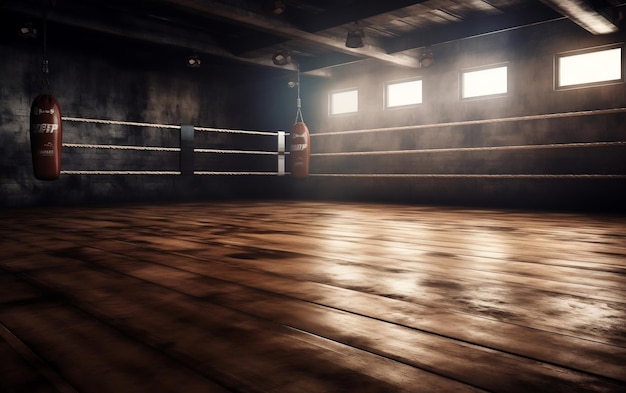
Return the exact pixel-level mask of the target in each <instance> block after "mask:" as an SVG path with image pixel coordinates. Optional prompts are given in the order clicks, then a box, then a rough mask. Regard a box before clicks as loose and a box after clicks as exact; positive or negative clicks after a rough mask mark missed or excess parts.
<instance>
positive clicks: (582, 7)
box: [541, 0, 619, 34]
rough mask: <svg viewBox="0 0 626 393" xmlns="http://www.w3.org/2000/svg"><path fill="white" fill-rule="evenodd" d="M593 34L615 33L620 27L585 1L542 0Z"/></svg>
mask: <svg viewBox="0 0 626 393" xmlns="http://www.w3.org/2000/svg"><path fill="white" fill-rule="evenodd" d="M541 2H542V3H544V4H547V5H548V6H550V7H552V8H553V9H555V10H557V11H558V12H560V13H561V14H563V15H564V16H566V17H568V18H569V19H571V20H572V21H573V22H574V23H576V24H578V25H579V26H581V27H582V28H584V29H585V30H587V31H589V32H590V33H592V34H610V33H615V32H617V31H618V30H619V29H618V27H617V26H616V25H615V24H614V23H613V22H612V21H610V20H609V19H607V18H606V17H605V16H604V15H602V14H600V13H599V12H598V11H596V10H595V9H594V8H593V7H592V6H591V5H590V4H589V3H587V2H586V1H585V0H541Z"/></svg>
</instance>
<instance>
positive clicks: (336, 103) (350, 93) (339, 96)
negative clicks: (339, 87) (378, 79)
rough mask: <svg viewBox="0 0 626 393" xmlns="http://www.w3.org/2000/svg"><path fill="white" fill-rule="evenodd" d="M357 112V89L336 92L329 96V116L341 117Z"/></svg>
mask: <svg viewBox="0 0 626 393" xmlns="http://www.w3.org/2000/svg"><path fill="white" fill-rule="evenodd" d="M358 111H359V91H358V90H357V89H352V90H344V91H338V92H335V93H331V94H330V114H331V115H342V114H345V113H355V112H358Z"/></svg>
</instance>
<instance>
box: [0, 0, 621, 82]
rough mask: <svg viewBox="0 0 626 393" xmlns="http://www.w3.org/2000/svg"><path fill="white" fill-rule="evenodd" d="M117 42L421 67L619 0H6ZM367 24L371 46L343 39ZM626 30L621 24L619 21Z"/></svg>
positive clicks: (8, 6) (227, 54) (597, 13)
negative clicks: (426, 60)
mask: <svg viewBox="0 0 626 393" xmlns="http://www.w3.org/2000/svg"><path fill="white" fill-rule="evenodd" d="M44 9H47V19H48V21H49V24H51V25H52V24H54V25H55V26H65V27H71V28H72V29H74V30H73V31H74V32H79V33H80V34H81V35H82V34H86V35H98V36H100V37H107V39H109V38H110V39H111V40H112V41H114V42H115V45H120V43H124V44H123V45H131V43H132V44H134V45H138V44H141V43H146V44H151V45H157V46H159V47H163V48H164V49H167V48H178V49H183V50H186V51H189V53H195V54H197V55H198V56H207V57H220V58H223V59H227V60H229V61H236V62H244V63H253V64H257V65H261V66H267V67H278V66H277V65H275V64H274V63H273V62H272V55H273V54H274V53H275V52H276V51H278V50H284V51H287V52H288V53H289V54H290V55H291V58H292V62H291V63H290V64H287V65H283V66H280V67H283V68H287V69H295V67H296V66H295V64H298V65H299V67H300V70H301V71H302V72H304V73H309V74H318V75H324V74H327V73H328V72H329V70H331V69H332V67H336V66H339V65H342V64H346V63H352V62H356V61H361V60H363V59H377V60H378V61H383V62H388V63H391V64H396V65H401V66H406V67H414V68H419V67H420V66H421V65H422V64H421V62H420V56H421V54H422V52H423V51H424V50H425V48H428V47H431V46H434V45H437V44H441V43H444V42H450V41H455V40H460V39H464V38H467V37H471V36H476V35H481V34H487V33H491V32H495V31H501V30H506V29H514V28H519V27H522V26H526V25H529V24H535V23H543V22H548V21H552V20H557V19H563V18H569V19H570V20H571V21H572V22H573V23H577V24H579V25H580V26H581V27H583V28H585V29H587V30H588V31H589V32H590V33H592V34H606V33H615V32H617V31H618V30H619V29H620V26H623V14H624V11H623V10H624V2H623V1H619V0H561V1H559V0H370V1H365V0H284V1H274V0H220V1H218V0H0V11H2V12H3V13H5V15H9V13H10V14H11V15H16V16H20V17H23V18H27V17H31V18H40V19H41V18H42V15H43V10H44ZM358 29H360V30H362V32H363V34H364V38H363V41H364V46H363V47H360V48H348V47H346V45H345V43H346V36H347V34H348V32H350V31H354V30H358ZM622 29H623V27H622Z"/></svg>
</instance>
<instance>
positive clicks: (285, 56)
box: [272, 49, 291, 66]
mask: <svg viewBox="0 0 626 393" xmlns="http://www.w3.org/2000/svg"><path fill="white" fill-rule="evenodd" d="M272 63H274V64H275V65H277V66H284V65H287V64H289V63H291V55H289V52H287V51H286V50H285V49H279V50H277V51H276V52H274V56H272Z"/></svg>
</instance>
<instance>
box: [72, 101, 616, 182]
mask: <svg viewBox="0 0 626 393" xmlns="http://www.w3.org/2000/svg"><path fill="white" fill-rule="evenodd" d="M620 113H626V108H614V109H602V110H588V111H576V112H563V113H548V114H539V115H529V116H514V117H505V118H496V119H483V120H467V121H456V122H447V123H433V124H417V125H409V126H397V127H384V128H370V129H358V130H345V131H332V132H324V133H312V134H311V138H312V139H314V138H325V137H333V136H345V135H354V134H363V133H372V132H383V133H387V132H394V131H395V132H398V131H412V130H420V129H433V128H443V127H460V126H468V125H487V124H501V123H511V122H524V121H535V120H547V119H560V118H575V117H586V116H598V115H613V114H620ZM62 119H63V121H66V122H77V123H78V122H82V123H92V124H108V125H120V126H129V127H149V128H156V129H171V130H180V132H181V135H182V127H183V126H181V125H172V124H155V123H146V122H131V121H117V120H104V119H91V118H78V117H63V118H62ZM189 127H192V128H193V132H194V135H195V133H196V132H198V133H225V134H242V135H258V136H272V137H277V139H278V142H277V145H276V146H277V148H276V149H275V150H269V151H263V150H243V149H228V148H210V147H206V148H205V147H201V148H198V147H195V145H194V146H193V148H192V149H191V150H186V152H187V153H191V154H193V155H202V154H222V155H250V156H276V157H277V160H278V169H277V170H276V171H263V170H260V171H244V170H242V171H232V170H195V169H194V170H193V172H192V173H193V175H209V176H211V175H213V176H241V175H247V176H277V175H278V176H281V175H285V174H289V172H287V171H285V158H286V156H288V155H289V151H288V150H287V149H286V146H285V142H286V140H285V139H286V136H288V135H289V133H287V132H284V131H259V130H241V129H227V128H215V127H196V126H189ZM181 146H182V139H181ZM181 146H171V147H166V146H164V147H161V146H134V145H113V144H87V143H63V147H64V148H70V149H102V150H128V151H152V152H177V153H179V154H180V155H181V156H182V155H183V154H184V153H185V152H184V151H183V149H182V148H181ZM313 146H314V147H315V145H313ZM625 146H626V141H593V142H566V143H549V144H530V145H502V146H476V147H448V148H446V147H444V148H425V149H407V150H372V151H341V152H316V153H312V154H311V158H312V159H315V158H322V157H357V156H363V157H366V156H381V155H413V154H438V153H456V152H486V151H523V150H547V149H581V148H583V149H584V148H602V147H625ZM313 168H315V164H314V163H313ZM61 172H62V173H63V174H68V175H92V174H93V175H98V174H110V175H181V174H182V172H181V171H175V170H174V171H169V170H150V171H146V170H137V171H134V170H110V171H106V170H105V171H87V170H85V171H82V170H62V171H61ZM309 176H312V177H354V178H411V179H437V178H441V179H456V178H458V179H462V178H466V179H472V178H491V179H626V174H618V173H616V174H610V173H608V174H594V173H588V174H584V173H581V174H524V173H520V174H462V173H441V174H438V173H310V174H309Z"/></svg>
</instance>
